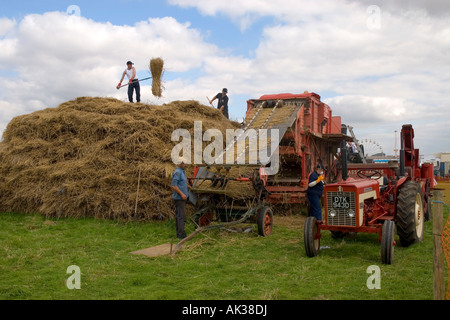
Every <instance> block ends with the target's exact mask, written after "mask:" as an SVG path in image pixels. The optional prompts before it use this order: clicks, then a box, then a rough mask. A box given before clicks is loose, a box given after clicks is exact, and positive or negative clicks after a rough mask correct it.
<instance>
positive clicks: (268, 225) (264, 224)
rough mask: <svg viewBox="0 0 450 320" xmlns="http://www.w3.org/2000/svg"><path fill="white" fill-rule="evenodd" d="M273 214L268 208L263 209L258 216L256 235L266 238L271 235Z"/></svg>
mask: <svg viewBox="0 0 450 320" xmlns="http://www.w3.org/2000/svg"><path fill="white" fill-rule="evenodd" d="M272 228H273V212H272V209H270V208H269V207H263V208H262V209H261V211H260V212H259V214H258V234H259V235H260V236H262V237H267V236H268V235H270V234H271V233H272Z"/></svg>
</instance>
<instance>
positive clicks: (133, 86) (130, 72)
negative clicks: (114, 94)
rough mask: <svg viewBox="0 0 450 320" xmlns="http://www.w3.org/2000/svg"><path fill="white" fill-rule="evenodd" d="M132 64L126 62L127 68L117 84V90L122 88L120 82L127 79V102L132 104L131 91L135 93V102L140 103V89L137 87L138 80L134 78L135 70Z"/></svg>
mask: <svg viewBox="0 0 450 320" xmlns="http://www.w3.org/2000/svg"><path fill="white" fill-rule="evenodd" d="M133 65H134V63H133V62H131V61H128V62H127V68H126V69H125V71H124V72H123V74H122V78H121V79H120V82H119V84H118V85H117V90H119V89H120V87H121V86H122V81H123V79H124V78H125V76H127V77H128V79H129V80H128V81H129V84H128V101H130V102H131V103H133V91H136V101H137V102H138V103H139V102H141V87H140V85H139V79H138V78H137V76H136V68H135V67H133Z"/></svg>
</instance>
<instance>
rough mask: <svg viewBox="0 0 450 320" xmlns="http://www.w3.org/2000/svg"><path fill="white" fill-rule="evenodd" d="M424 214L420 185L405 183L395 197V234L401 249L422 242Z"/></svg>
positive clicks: (410, 182) (412, 182)
mask: <svg viewBox="0 0 450 320" xmlns="http://www.w3.org/2000/svg"><path fill="white" fill-rule="evenodd" d="M424 221H425V214H424V208H423V196H422V189H421V187H420V184H419V183H417V182H415V181H406V182H405V184H404V185H403V186H402V187H401V188H400V190H399V192H398V197H397V234H398V236H399V238H400V243H401V245H402V247H408V246H410V245H411V244H413V243H415V242H421V241H422V240H423V230H424Z"/></svg>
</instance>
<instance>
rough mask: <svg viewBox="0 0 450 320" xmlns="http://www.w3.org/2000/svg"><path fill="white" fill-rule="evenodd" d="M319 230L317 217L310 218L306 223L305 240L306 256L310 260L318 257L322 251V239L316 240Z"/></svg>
mask: <svg viewBox="0 0 450 320" xmlns="http://www.w3.org/2000/svg"><path fill="white" fill-rule="evenodd" d="M317 228H318V226H317V219H316V218H315V217H308V218H307V219H306V221H305V227H304V233H303V240H304V243H305V252H306V255H307V256H308V257H310V258H312V257H315V256H317V255H318V254H319V250H320V238H318V239H314V238H315V237H316V234H317Z"/></svg>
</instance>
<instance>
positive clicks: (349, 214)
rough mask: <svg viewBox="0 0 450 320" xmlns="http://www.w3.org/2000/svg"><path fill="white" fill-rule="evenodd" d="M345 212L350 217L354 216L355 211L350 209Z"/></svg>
mask: <svg viewBox="0 0 450 320" xmlns="http://www.w3.org/2000/svg"><path fill="white" fill-rule="evenodd" d="M347 214H348V216H349V217H350V218H353V217H354V216H355V211H354V210H353V209H350V210H348V211H347Z"/></svg>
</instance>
